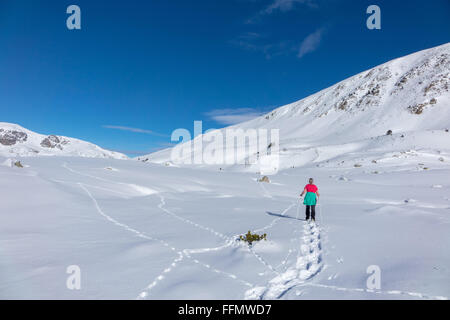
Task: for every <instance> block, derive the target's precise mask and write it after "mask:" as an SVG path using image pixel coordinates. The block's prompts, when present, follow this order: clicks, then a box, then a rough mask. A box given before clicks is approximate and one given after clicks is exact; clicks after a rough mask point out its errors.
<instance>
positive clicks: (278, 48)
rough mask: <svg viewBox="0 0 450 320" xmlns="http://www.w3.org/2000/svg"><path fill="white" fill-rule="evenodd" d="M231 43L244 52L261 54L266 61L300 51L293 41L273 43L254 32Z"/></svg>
mask: <svg viewBox="0 0 450 320" xmlns="http://www.w3.org/2000/svg"><path fill="white" fill-rule="evenodd" d="M230 43H231V44H232V45H234V46H238V47H240V48H242V49H244V50H248V51H255V52H260V53H262V54H264V56H265V57H266V59H271V58H273V57H276V56H281V55H288V54H291V53H293V52H296V51H297V50H298V46H295V44H294V43H293V41H278V42H271V41H270V39H268V37H267V36H265V35H262V34H259V33H253V32H247V33H244V34H242V35H240V36H238V37H237V38H235V39H233V40H231V41H230Z"/></svg>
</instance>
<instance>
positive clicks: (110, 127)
mask: <svg viewBox="0 0 450 320" xmlns="http://www.w3.org/2000/svg"><path fill="white" fill-rule="evenodd" d="M102 127H103V128H106V129H114V130H121V131H130V132H136V133H145V134H150V135H154V136H159V137H167V135H165V134H162V133H158V132H155V131H152V130H146V129H140V128H132V127H125V126H111V125H104V126H102Z"/></svg>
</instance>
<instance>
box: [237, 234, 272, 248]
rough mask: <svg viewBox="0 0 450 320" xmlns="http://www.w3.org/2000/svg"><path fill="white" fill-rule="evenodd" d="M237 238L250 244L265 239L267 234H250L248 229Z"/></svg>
mask: <svg viewBox="0 0 450 320" xmlns="http://www.w3.org/2000/svg"><path fill="white" fill-rule="evenodd" d="M239 239H240V240H241V241H245V242H247V243H248V244H249V245H250V246H251V245H252V244H253V242H255V241H261V240H264V241H265V240H267V234H266V233H264V234H263V235H259V234H252V233H251V231H250V230H249V231H248V232H247V234H246V235H245V236H239Z"/></svg>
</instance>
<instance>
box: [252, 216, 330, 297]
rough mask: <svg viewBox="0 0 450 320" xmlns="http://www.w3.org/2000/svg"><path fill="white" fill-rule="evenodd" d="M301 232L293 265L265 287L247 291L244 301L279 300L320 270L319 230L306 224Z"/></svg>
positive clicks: (321, 262)
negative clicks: (300, 240)
mask: <svg viewBox="0 0 450 320" xmlns="http://www.w3.org/2000/svg"><path fill="white" fill-rule="evenodd" d="M303 231H304V234H303V237H302V238H301V239H302V242H301V245H300V252H299V255H298V257H297V261H296V263H295V265H293V266H291V267H290V268H288V269H287V270H286V271H285V272H283V273H281V274H279V275H278V276H276V277H275V278H273V279H272V280H270V281H269V283H268V284H267V286H265V287H262V286H261V287H254V288H252V289H250V290H248V291H247V292H246V293H245V299H247V300H253V299H255V300H257V299H259V300H262V299H269V300H273V299H279V298H281V297H282V296H283V295H284V294H286V293H287V292H288V291H289V290H291V289H292V288H293V287H295V286H298V285H300V284H303V283H304V282H305V281H307V280H309V279H311V278H312V277H314V276H315V275H316V274H318V273H319V272H320V270H322V267H323V261H322V259H323V258H322V243H321V235H320V228H319V227H318V226H317V225H316V224H315V223H306V224H305V225H304V227H303Z"/></svg>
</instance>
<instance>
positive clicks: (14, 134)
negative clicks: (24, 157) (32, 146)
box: [0, 129, 28, 146]
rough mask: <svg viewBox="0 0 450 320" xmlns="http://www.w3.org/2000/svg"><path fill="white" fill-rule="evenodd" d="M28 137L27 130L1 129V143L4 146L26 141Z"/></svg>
mask: <svg viewBox="0 0 450 320" xmlns="http://www.w3.org/2000/svg"><path fill="white" fill-rule="evenodd" d="M27 138H28V136H27V134H26V133H25V132H21V131H16V130H4V129H0V144H2V145H4V146H13V145H15V144H16V143H20V142H25V141H27Z"/></svg>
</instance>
